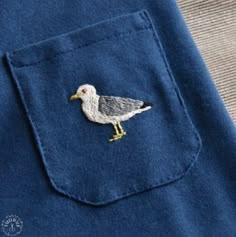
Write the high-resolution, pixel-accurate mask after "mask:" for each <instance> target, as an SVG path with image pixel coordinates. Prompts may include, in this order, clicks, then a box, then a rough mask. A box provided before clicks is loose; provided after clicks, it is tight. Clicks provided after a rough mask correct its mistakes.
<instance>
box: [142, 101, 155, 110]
mask: <svg viewBox="0 0 236 237" xmlns="http://www.w3.org/2000/svg"><path fill="white" fill-rule="evenodd" d="M152 106H153V104H152V103H148V102H144V103H143V105H142V106H141V107H140V109H145V108H147V107H152Z"/></svg>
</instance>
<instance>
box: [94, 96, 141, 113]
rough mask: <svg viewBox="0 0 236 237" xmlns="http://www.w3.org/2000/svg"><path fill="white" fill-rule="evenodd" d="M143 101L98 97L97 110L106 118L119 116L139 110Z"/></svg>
mask: <svg viewBox="0 0 236 237" xmlns="http://www.w3.org/2000/svg"><path fill="white" fill-rule="evenodd" d="M143 104H144V102H143V101H140V100H133V99H130V98H122V97H114V96H100V97H99V105H98V110H99V111H100V112H101V113H102V114H105V115H107V116H121V115H124V114H127V113H129V112H132V111H134V110H137V109H139V108H140V107H142V105H143Z"/></svg>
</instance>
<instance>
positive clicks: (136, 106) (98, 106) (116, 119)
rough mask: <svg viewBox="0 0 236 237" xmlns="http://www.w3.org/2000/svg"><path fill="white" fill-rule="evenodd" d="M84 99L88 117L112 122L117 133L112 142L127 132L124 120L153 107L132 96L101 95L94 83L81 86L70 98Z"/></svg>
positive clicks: (83, 105) (99, 121) (84, 107)
mask: <svg viewBox="0 0 236 237" xmlns="http://www.w3.org/2000/svg"><path fill="white" fill-rule="evenodd" d="M77 99H81V100H82V110H83V112H84V114H85V115H86V117H87V118H88V119H89V120H90V121H93V122H96V123H100V124H112V125H113V126H114V129H115V134H114V135H113V136H112V138H111V139H110V140H109V141H110V142H112V141H116V140H119V139H121V138H122V137H123V136H124V135H126V132H125V131H124V129H123V128H122V126H121V122H122V121H126V120H128V119H130V118H131V117H133V116H134V115H135V114H139V113H142V112H144V111H146V110H149V109H151V108H152V104H151V103H146V102H143V101H141V100H134V99H130V98H122V97H115V96H99V95H97V93H96V89H95V87H94V86H92V85H88V84H85V85H82V86H80V87H79V88H78V89H77V91H76V94H74V95H72V96H71V97H70V100H77Z"/></svg>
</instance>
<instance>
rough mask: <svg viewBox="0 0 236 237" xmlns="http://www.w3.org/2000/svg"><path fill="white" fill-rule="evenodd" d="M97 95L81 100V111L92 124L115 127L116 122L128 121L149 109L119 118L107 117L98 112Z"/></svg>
mask: <svg viewBox="0 0 236 237" xmlns="http://www.w3.org/2000/svg"><path fill="white" fill-rule="evenodd" d="M99 97H100V96H99V95H97V94H93V95H90V96H89V97H86V98H84V99H83V100H82V110H83V112H84V114H85V115H86V117H87V118H88V119H89V120H90V121H93V122H96V123H101V124H109V123H111V124H113V125H115V124H116V123H117V122H122V121H125V120H128V119H130V118H131V117H133V116H134V115H135V114H139V113H142V112H143V111H146V110H149V109H151V106H147V107H145V108H140V109H137V110H134V111H132V112H128V113H126V114H124V115H120V116H108V115H106V114H103V113H101V112H100V111H99Z"/></svg>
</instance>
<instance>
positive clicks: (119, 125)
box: [117, 122, 126, 135]
mask: <svg viewBox="0 0 236 237" xmlns="http://www.w3.org/2000/svg"><path fill="white" fill-rule="evenodd" d="M117 127H118V129H119V130H120V133H121V134H122V135H126V132H125V131H124V129H123V128H122V126H121V124H120V122H118V123H117Z"/></svg>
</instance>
